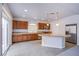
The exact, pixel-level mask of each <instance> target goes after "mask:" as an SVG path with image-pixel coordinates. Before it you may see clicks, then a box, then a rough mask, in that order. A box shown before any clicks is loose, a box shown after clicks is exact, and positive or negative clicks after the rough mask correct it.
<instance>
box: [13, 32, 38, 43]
mask: <svg viewBox="0 0 79 59" xmlns="http://www.w3.org/2000/svg"><path fill="white" fill-rule="evenodd" d="M38 39H39V36H38V34H37V33H32V34H20V35H13V43H15V42H22V41H31V40H38Z"/></svg>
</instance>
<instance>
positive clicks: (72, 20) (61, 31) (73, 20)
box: [51, 15, 79, 45]
mask: <svg viewBox="0 0 79 59" xmlns="http://www.w3.org/2000/svg"><path fill="white" fill-rule="evenodd" d="M56 23H57V21H52V22H51V26H52V32H53V34H56V35H65V25H66V24H77V45H79V15H73V16H69V17H65V18H62V19H60V20H59V24H60V25H59V26H56Z"/></svg>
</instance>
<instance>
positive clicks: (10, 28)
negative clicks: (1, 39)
mask: <svg viewBox="0 0 79 59" xmlns="http://www.w3.org/2000/svg"><path fill="white" fill-rule="evenodd" d="M2 9H3V12H4V13H5V14H6V15H7V20H8V22H9V33H8V35H9V45H11V44H12V15H11V13H10V10H9V8H8V6H7V4H4V5H3V6H2ZM4 13H3V14H2V15H3V16H5V15H4Z"/></svg>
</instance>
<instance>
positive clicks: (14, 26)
mask: <svg viewBox="0 0 79 59" xmlns="http://www.w3.org/2000/svg"><path fill="white" fill-rule="evenodd" d="M13 29H17V21H15V20H13Z"/></svg>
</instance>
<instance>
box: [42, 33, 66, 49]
mask: <svg viewBox="0 0 79 59" xmlns="http://www.w3.org/2000/svg"><path fill="white" fill-rule="evenodd" d="M42 46H45V47H53V48H65V37H64V36H59V35H51V34H50V35H42Z"/></svg>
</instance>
